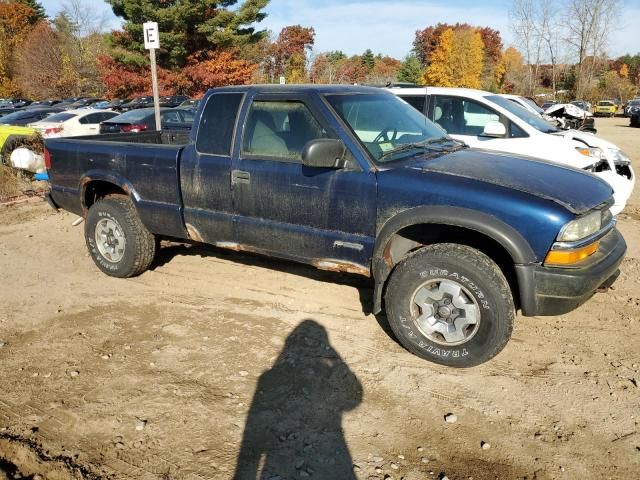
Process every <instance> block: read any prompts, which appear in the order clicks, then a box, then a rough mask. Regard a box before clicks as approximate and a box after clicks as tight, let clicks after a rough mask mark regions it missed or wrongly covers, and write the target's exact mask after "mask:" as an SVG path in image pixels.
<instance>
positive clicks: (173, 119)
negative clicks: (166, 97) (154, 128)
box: [161, 111, 180, 123]
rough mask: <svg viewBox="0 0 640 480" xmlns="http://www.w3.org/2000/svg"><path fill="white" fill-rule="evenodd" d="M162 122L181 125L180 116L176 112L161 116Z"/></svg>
mask: <svg viewBox="0 0 640 480" xmlns="http://www.w3.org/2000/svg"><path fill="white" fill-rule="evenodd" d="M161 120H162V122H163V123H164V122H166V123H180V114H179V113H178V112H175V111H171V112H164V113H163V114H162V116H161Z"/></svg>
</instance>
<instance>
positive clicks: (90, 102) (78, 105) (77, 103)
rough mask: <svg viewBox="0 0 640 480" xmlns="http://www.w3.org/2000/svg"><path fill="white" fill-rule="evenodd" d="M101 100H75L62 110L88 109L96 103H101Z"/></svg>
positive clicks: (86, 98)
mask: <svg viewBox="0 0 640 480" xmlns="http://www.w3.org/2000/svg"><path fill="white" fill-rule="evenodd" d="M103 101H104V99H103V98H93V97H85V98H80V99H78V100H76V101H75V102H73V103H70V104H68V105H66V106H65V107H64V108H65V109H66V110H77V109H79V108H84V107H90V106H92V105H94V104H96V103H98V102H103Z"/></svg>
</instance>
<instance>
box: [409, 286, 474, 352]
mask: <svg viewBox="0 0 640 480" xmlns="http://www.w3.org/2000/svg"><path fill="white" fill-rule="evenodd" d="M411 312H412V316H413V322H414V324H415V326H416V327H417V328H418V330H420V332H421V333H422V334H423V335H424V336H425V337H427V338H428V339H429V340H431V341H432V342H435V343H437V344H440V345H447V346H454V345H461V344H463V343H466V342H468V341H469V340H471V339H472V338H473V336H474V335H475V334H476V332H477V331H478V328H479V326H480V317H481V315H480V308H479V306H478V303H477V302H476V300H475V298H474V297H473V295H471V292H469V290H467V289H466V288H465V287H464V286H462V285H460V284H459V283H457V282H454V281H452V280H448V279H443V278H436V279H433V280H429V281H427V282H425V283H423V284H422V285H420V286H419V287H418V288H417V289H416V291H415V292H414V293H413V295H412V296H411Z"/></svg>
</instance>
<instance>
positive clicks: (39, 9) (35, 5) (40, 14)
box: [15, 0, 47, 23]
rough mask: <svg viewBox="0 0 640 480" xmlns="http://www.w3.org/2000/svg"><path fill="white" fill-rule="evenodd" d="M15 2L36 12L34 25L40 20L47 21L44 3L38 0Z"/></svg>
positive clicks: (19, 0)
mask: <svg viewBox="0 0 640 480" xmlns="http://www.w3.org/2000/svg"><path fill="white" fill-rule="evenodd" d="M15 2H16V3H21V4H23V5H26V6H27V7H29V8H31V9H32V10H33V11H34V12H35V15H34V17H33V19H34V23H37V22H39V21H40V20H45V19H46V18H47V13H46V12H45V10H44V7H43V6H42V3H41V2H39V1H38V0H15Z"/></svg>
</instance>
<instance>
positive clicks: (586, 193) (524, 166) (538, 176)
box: [400, 149, 613, 215]
mask: <svg viewBox="0 0 640 480" xmlns="http://www.w3.org/2000/svg"><path fill="white" fill-rule="evenodd" d="M400 167H401V168H406V169H410V170H420V171H422V172H437V173H440V174H445V175H451V176H457V177H463V178H467V179H472V180H477V181H479V182H484V183H490V184H493V185H498V186H500V187H504V188H509V189H514V190H518V191H521V192H525V193H528V194H530V195H535V196H537V197H540V198H544V199H546V200H550V201H553V202H555V203H557V204H559V205H562V206H563V207H565V208H566V209H567V210H569V211H570V212H572V213H574V214H577V215H579V214H582V213H585V212H587V211H588V210H590V209H592V208H593V207H595V206H597V205H600V204H602V203H604V202H606V201H608V200H609V199H610V198H611V196H612V194H613V191H612V189H611V187H610V186H609V185H608V184H607V183H606V182H604V181H602V180H600V179H599V178H597V177H596V176H594V175H592V174H590V173H588V172H582V171H580V170H577V169H573V168H570V167H564V166H561V165H558V164H555V163H550V162H546V161H544V160H539V159H535V158H530V157H524V156H516V155H510V154H503V153H496V152H488V151H485V150H476V149H466V150H460V151H458V152H453V153H449V154H446V155H441V156H439V157H436V158H431V159H430V158H425V157H422V158H421V157H416V158H414V159H413V160H411V161H407V162H403V163H402V164H401V165H400Z"/></svg>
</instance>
